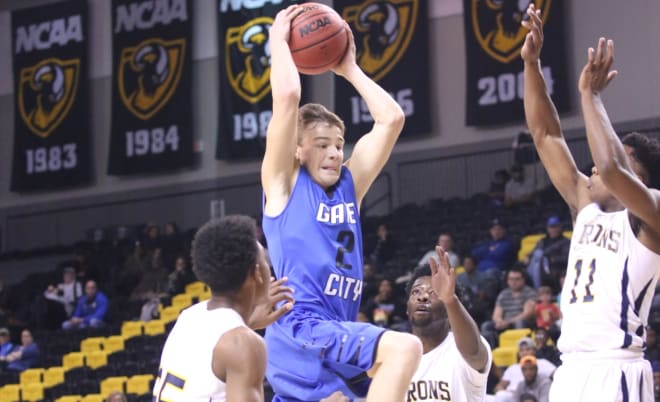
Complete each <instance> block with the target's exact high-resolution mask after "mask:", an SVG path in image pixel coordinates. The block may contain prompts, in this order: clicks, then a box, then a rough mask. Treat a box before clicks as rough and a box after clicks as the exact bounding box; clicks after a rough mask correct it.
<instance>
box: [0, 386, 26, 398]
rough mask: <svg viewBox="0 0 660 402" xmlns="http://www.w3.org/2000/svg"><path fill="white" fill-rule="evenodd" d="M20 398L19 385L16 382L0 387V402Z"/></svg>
mask: <svg viewBox="0 0 660 402" xmlns="http://www.w3.org/2000/svg"><path fill="white" fill-rule="evenodd" d="M20 400H21V387H20V386H19V385H18V384H9V385H5V386H4V387H1V388H0V402H19V401H20Z"/></svg>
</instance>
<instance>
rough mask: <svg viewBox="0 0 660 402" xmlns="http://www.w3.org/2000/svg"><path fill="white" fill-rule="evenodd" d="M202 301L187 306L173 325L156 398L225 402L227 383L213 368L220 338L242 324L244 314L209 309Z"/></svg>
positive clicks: (162, 358)
mask: <svg viewBox="0 0 660 402" xmlns="http://www.w3.org/2000/svg"><path fill="white" fill-rule="evenodd" d="M207 305H208V301H203V302H200V303H197V304H195V305H194V306H191V307H189V308H187V309H185V310H184V311H183V312H181V314H180V315H179V318H178V319H177V321H176V324H175V325H174V328H172V332H170V334H169V336H168V337H167V341H166V342H165V347H164V348H163V353H162V355H161V358H160V367H159V369H158V377H157V378H156V382H155V384H154V389H153V395H154V401H155V402H159V401H168V402H211V401H212V402H225V401H226V385H225V383H224V382H222V381H220V379H218V377H216V376H215V374H214V373H213V370H212V368H211V363H212V359H213V349H214V348H215V345H216V344H217V343H218V340H219V339H220V337H221V336H222V335H223V334H224V333H226V332H228V331H230V330H232V329H234V328H237V327H240V326H245V322H243V319H242V318H241V316H240V315H239V314H238V313H237V312H236V311H234V310H232V309H229V308H217V309H213V310H208V309H207Z"/></svg>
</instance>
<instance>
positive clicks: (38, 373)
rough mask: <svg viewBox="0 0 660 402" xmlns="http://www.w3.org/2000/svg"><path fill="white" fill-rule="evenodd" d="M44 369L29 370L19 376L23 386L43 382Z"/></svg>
mask: <svg viewBox="0 0 660 402" xmlns="http://www.w3.org/2000/svg"><path fill="white" fill-rule="evenodd" d="M45 371H46V370H44V369H42V368H34V369H27V370H25V371H22V372H21V374H20V375H19V378H20V383H21V385H26V384H33V383H38V384H41V381H43V376H44V372H45Z"/></svg>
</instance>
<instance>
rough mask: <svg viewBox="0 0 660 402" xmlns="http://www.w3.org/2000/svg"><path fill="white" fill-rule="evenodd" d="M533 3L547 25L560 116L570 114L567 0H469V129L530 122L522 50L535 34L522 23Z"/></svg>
mask: <svg viewBox="0 0 660 402" xmlns="http://www.w3.org/2000/svg"><path fill="white" fill-rule="evenodd" d="M532 2H533V3H534V5H535V6H536V9H537V10H541V18H542V19H543V25H544V28H543V32H544V35H543V37H544V42H543V49H542V51H541V63H542V67H543V75H544V76H545V80H546V82H547V84H548V89H549V91H550V95H551V96H552V99H553V101H554V103H555V105H556V106H557V110H558V112H565V111H567V110H569V106H570V105H569V94H568V82H567V75H566V60H567V58H566V53H565V51H564V49H565V47H566V46H565V41H564V12H563V4H562V0H531V1H522V2H521V1H493V0H463V10H464V12H463V17H464V25H465V47H466V55H467V78H466V79H467V91H466V93H467V96H466V109H465V110H466V118H465V120H466V124H467V125H468V126H481V125H489V124H502V123H511V122H519V121H522V120H524V118H525V114H524V109H523V63H522V59H521V58H520V49H521V48H522V45H523V43H524V42H525V35H526V34H527V32H529V31H528V30H527V29H525V28H523V27H522V26H521V25H520V21H521V20H522V19H523V18H524V19H527V18H528V17H527V6H528V5H529V4H531V3H532Z"/></svg>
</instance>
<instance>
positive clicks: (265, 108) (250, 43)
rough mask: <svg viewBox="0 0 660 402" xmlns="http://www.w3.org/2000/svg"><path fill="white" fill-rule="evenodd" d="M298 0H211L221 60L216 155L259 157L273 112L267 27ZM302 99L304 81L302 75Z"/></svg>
mask: <svg viewBox="0 0 660 402" xmlns="http://www.w3.org/2000/svg"><path fill="white" fill-rule="evenodd" d="M297 3H300V1H298V0H216V5H217V7H218V44H219V47H220V49H218V55H219V60H220V63H219V64H220V76H219V80H220V106H219V107H220V113H219V114H218V115H219V123H218V142H217V146H216V152H215V155H216V158H217V159H239V158H257V157H261V156H263V153H264V150H265V145H266V141H265V140H266V129H267V128H268V123H269V122H270V118H271V116H272V114H273V112H272V102H273V101H272V96H271V92H270V54H269V50H268V30H269V29H270V26H271V25H272V24H273V21H274V20H275V15H276V14H277V12H278V11H280V10H281V9H283V8H286V7H288V6H289V5H291V4H297ZM301 80H302V91H303V93H302V98H303V99H306V98H307V96H306V92H305V91H308V90H309V88H308V87H309V85H307V83H306V81H307V80H306V79H305V77H304V76H302V77H301Z"/></svg>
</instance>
